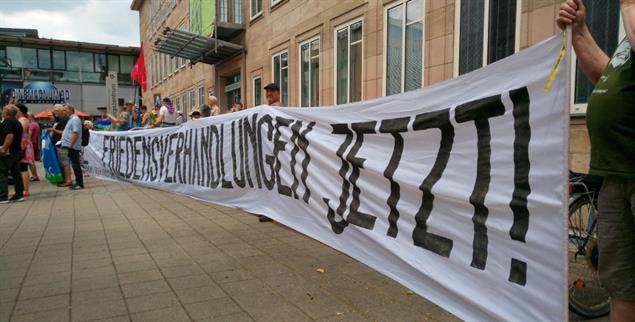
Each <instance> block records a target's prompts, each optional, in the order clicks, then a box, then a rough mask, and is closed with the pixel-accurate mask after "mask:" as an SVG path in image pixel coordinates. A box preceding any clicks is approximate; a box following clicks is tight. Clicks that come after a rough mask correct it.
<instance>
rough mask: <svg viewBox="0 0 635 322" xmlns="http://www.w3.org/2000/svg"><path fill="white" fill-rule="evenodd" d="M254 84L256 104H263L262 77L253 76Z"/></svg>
mask: <svg viewBox="0 0 635 322" xmlns="http://www.w3.org/2000/svg"><path fill="white" fill-rule="evenodd" d="M253 84H254V96H253V98H254V106H258V105H261V104H262V77H260V76H256V77H254V78H253Z"/></svg>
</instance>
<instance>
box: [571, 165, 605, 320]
mask: <svg viewBox="0 0 635 322" xmlns="http://www.w3.org/2000/svg"><path fill="white" fill-rule="evenodd" d="M601 185H602V178H601V177H596V176H590V175H585V174H581V173H575V172H572V171H569V229H568V235H569V236H568V237H569V247H568V257H569V309H570V310H571V311H573V312H575V313H576V314H578V315H581V316H584V317H587V318H597V317H600V316H603V315H606V314H608V313H609V308H610V305H609V304H610V298H609V295H608V293H607V292H606V291H605V290H604V289H603V288H602V286H601V285H600V281H599V277H598V272H597V269H598V248H597V197H598V192H599V191H600V186H601Z"/></svg>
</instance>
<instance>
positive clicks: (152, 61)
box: [150, 54, 157, 87]
mask: <svg viewBox="0 0 635 322" xmlns="http://www.w3.org/2000/svg"><path fill="white" fill-rule="evenodd" d="M156 63H157V61H156V56H155V55H154V54H152V57H150V84H151V86H152V87H154V85H156V84H157V64H156Z"/></svg>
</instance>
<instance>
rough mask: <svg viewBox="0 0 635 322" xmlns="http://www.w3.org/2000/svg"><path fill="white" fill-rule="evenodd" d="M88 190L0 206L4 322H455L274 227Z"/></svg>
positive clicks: (53, 192) (170, 199) (230, 213)
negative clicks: (320, 269)
mask: <svg viewBox="0 0 635 322" xmlns="http://www.w3.org/2000/svg"><path fill="white" fill-rule="evenodd" d="M41 171H42V169H41V168H40V173H41ZM85 180H86V186H87V189H85V190H81V191H71V190H68V189H66V188H57V187H56V186H54V185H51V184H49V183H47V182H43V181H41V182H35V183H32V185H31V189H30V190H31V197H29V198H27V200H26V201H24V202H19V203H12V204H9V205H0V322H4V321H98V320H99V321H170V322H174V321H294V322H296V321H457V320H458V319H457V318H456V317H454V316H453V315H451V314H450V313H448V312H446V311H445V310H443V309H441V308H440V307H438V306H436V305H434V304H432V303H430V302H429V301H427V300H425V299H424V298H422V297H420V296H418V295H415V294H411V292H408V289H406V288H405V287H403V286H401V285H399V284H397V283H396V282H393V281H392V280H390V279H388V278H387V277H385V276H383V275H381V274H379V273H377V272H375V271H373V270H372V269H370V268H368V267H367V266H365V265H363V264H361V263H359V262H357V261H355V260H354V259H352V258H350V257H348V256H346V255H344V254H342V253H340V252H338V251H336V250H334V249H332V248H330V247H328V246H325V245H323V244H321V243H319V242H317V241H315V240H313V239H311V238H308V237H306V236H304V235H302V234H300V233H298V232H295V231H293V230H291V229H288V228H286V227H285V226H283V225H281V224H278V223H275V222H269V223H259V222H258V218H257V217H256V216H254V215H251V214H248V213H246V212H243V211H241V210H237V209H231V208H226V207H221V206H217V205H212V204H208V203H205V202H201V201H197V200H194V199H191V198H188V197H184V196H178V195H174V194H170V193H166V192H161V191H157V190H151V189H146V188H142V187H139V186H134V185H129V184H119V183H112V182H109V181H103V180H97V179H94V178H92V177H87V178H85ZM9 190H10V193H11V192H12V187H10V188H9ZM318 268H322V269H324V273H320V272H318V271H317V269H318Z"/></svg>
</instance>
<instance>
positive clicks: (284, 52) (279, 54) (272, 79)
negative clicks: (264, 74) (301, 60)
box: [271, 48, 291, 106]
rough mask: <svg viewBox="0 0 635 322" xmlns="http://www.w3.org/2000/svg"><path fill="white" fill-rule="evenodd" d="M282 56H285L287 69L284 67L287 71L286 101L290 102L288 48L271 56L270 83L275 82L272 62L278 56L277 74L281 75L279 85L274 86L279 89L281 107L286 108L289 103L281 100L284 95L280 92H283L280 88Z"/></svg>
mask: <svg viewBox="0 0 635 322" xmlns="http://www.w3.org/2000/svg"><path fill="white" fill-rule="evenodd" d="M283 54H287V67H286V69H287V100H288V101H289V100H291V97H289V94H290V91H289V84H290V83H291V82H290V81H291V77H290V76H291V73H290V68H289V66H290V65H291V57H290V56H289V49H288V48H286V49H283V50H280V51H278V52H276V53H274V54H272V55H271V82H272V83H275V82H276V77H275V76H276V75H275V73H274V69H273V68H274V63H273V61H274V59H275V57H276V56H280V70H279V72H280V73H281V75H280V84H276V85H278V86H279V87H280V103H282V105H283V106H286V105H289V102H284V101H283V100H282V98H283V97H284V95H283V93H282V90H283V87H282V69H283V68H282V55H283Z"/></svg>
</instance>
